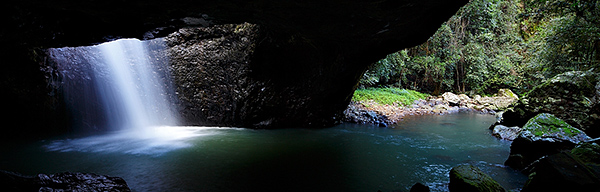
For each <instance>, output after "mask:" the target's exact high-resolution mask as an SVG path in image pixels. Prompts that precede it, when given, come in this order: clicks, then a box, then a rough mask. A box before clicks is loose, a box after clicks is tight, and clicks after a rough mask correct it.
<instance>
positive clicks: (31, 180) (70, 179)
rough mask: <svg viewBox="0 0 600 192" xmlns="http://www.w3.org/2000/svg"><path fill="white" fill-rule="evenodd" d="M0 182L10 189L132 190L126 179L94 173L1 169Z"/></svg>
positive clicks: (6, 188) (124, 191)
mask: <svg viewBox="0 0 600 192" xmlns="http://www.w3.org/2000/svg"><path fill="white" fill-rule="evenodd" d="M0 184H2V188H3V189H5V190H8V191H114V192H120V191H123V192H127V191H131V189H129V187H128V186H127V183H126V182H125V180H123V179H122V178H120V177H110V176H105V175H97V174H93V173H71V172H64V173H57V174H53V175H46V174H38V175H36V176H33V177H32V176H23V175H20V174H18V173H13V172H8V171H2V170H0Z"/></svg>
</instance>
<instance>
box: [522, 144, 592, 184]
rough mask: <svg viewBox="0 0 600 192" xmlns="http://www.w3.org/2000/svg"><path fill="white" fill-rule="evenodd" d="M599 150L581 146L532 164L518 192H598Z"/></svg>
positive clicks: (589, 145) (587, 145)
mask: <svg viewBox="0 0 600 192" xmlns="http://www.w3.org/2000/svg"><path fill="white" fill-rule="evenodd" d="M598 160H600V147H599V146H598V145H597V144H584V145H580V146H578V147H577V148H575V149H573V150H572V151H570V152H561V153H557V154H553V155H549V156H546V157H544V158H542V159H540V160H538V161H536V162H535V163H534V164H532V168H531V170H530V171H529V172H530V175H529V179H528V181H527V182H526V184H525V186H524V187H523V189H522V190H521V191H523V192H530V191H600V179H599V178H600V166H598V162H600V161H598Z"/></svg>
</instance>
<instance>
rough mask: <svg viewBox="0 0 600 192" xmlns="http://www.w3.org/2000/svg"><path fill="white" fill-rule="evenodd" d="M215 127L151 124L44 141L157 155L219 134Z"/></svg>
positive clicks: (64, 147)
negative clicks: (144, 128) (95, 134)
mask: <svg viewBox="0 0 600 192" xmlns="http://www.w3.org/2000/svg"><path fill="white" fill-rule="evenodd" d="M222 129H235V128H219V127H181V126H160V127H151V128H148V129H146V130H145V131H144V132H140V131H137V130H135V131H119V132H112V133H108V134H105V135H99V136H90V137H84V138H76V139H63V140H55V141H51V142H50V143H48V144H46V145H44V148H45V149H46V150H48V151H59V152H72V151H77V152H93V153H100V152H102V153H125V154H136V155H153V156H158V155H162V154H164V153H166V152H169V151H173V150H176V149H181V148H186V147H190V146H192V143H191V139H192V138H196V137H203V136H211V135H217V134H221V133H222V132H220V131H219V130H222Z"/></svg>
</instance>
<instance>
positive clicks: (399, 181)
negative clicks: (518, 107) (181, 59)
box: [0, 113, 526, 192]
mask: <svg viewBox="0 0 600 192" xmlns="http://www.w3.org/2000/svg"><path fill="white" fill-rule="evenodd" d="M493 121H494V117H493V116H490V115H480V114H472V113H458V114H451V115H443V116H437V115H435V116H434V115H432V116H415V117H409V118H407V119H405V120H404V121H403V122H401V123H400V124H398V125H397V126H395V127H389V128H379V127H374V126H369V125H355V124H342V125H339V126H336V127H332V128H327V129H316V130H313V129H280V130H249V129H239V128H211V127H160V128H156V132H155V133H144V134H142V133H119V134H109V135H102V136H94V137H87V138H68V137H63V138H57V139H49V140H44V141H38V142H35V143H31V144H20V145H19V146H14V145H12V146H10V145H3V146H1V148H0V154H1V157H0V169H3V170H9V171H16V172H20V173H23V174H26V175H34V174H36V173H56V172H64V171H72V172H93V173H98V174H105V175H110V176H118V177H122V178H124V179H125V180H126V181H127V183H128V184H129V186H130V187H131V188H132V190H133V191H261V190H262V191H371V192H376V191H377V190H381V191H383V192H385V191H408V190H409V189H410V187H411V186H412V185H413V184H415V183H416V182H421V183H424V184H426V185H428V186H430V187H431V188H432V191H447V183H448V181H449V179H448V173H449V171H450V169H451V168H452V167H454V166H456V165H459V164H473V165H476V166H478V167H479V168H481V169H482V170H483V171H485V172H487V173H488V174H490V175H491V176H492V177H493V178H494V179H496V180H498V181H499V182H500V183H501V184H502V185H503V186H504V187H505V188H507V189H517V188H519V187H521V186H522V185H523V183H524V181H525V179H526V177H525V176H523V175H522V174H520V173H518V172H517V171H514V170H512V169H509V168H507V167H505V166H503V165H502V163H503V162H504V160H505V159H506V158H507V157H508V154H509V146H510V143H509V142H507V141H503V140H499V139H496V138H494V137H493V136H491V134H490V131H489V130H488V129H487V127H488V126H489V125H490V124H491V123H492V122H493Z"/></svg>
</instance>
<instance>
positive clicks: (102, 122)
mask: <svg viewBox="0 0 600 192" xmlns="http://www.w3.org/2000/svg"><path fill="white" fill-rule="evenodd" d="M165 51H166V46H165V43H164V40H163V39H155V40H151V41H140V40H137V39H120V40H116V41H112V42H108V43H103V44H100V45H96V46H89V47H67V48H55V49H49V50H48V53H49V56H50V62H51V63H53V65H54V67H55V71H56V73H58V74H57V75H56V76H58V77H59V78H55V79H53V80H51V85H52V86H55V87H59V88H60V89H62V90H63V97H64V98H65V103H66V105H67V106H68V107H69V109H70V111H71V119H72V121H73V122H72V123H73V127H74V128H75V129H78V128H83V129H88V130H90V129H91V130H112V131H113V132H112V133H109V134H104V135H100V136H91V137H87V138H79V139H69V140H59V141H55V142H52V144H51V145H48V146H46V147H47V149H48V150H53V151H70V150H76V151H87V152H106V151H109V152H117V151H122V152H125V153H144V154H152V153H163V152H165V150H166V151H169V150H172V149H177V148H181V147H186V146H187V144H186V143H185V142H184V141H186V140H187V139H189V138H192V137H197V136H199V135H207V133H204V132H205V131H204V130H207V129H201V128H193V127H175V126H177V125H178V115H177V110H176V107H175V106H176V105H175V103H176V99H174V98H176V96H175V94H174V91H173V89H172V88H171V87H173V86H172V85H171V84H172V83H171V82H170V79H171V78H170V74H169V70H168V67H167V64H168V61H167V59H166V54H165ZM208 135H210V134H208ZM140 151H144V152H140Z"/></svg>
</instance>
